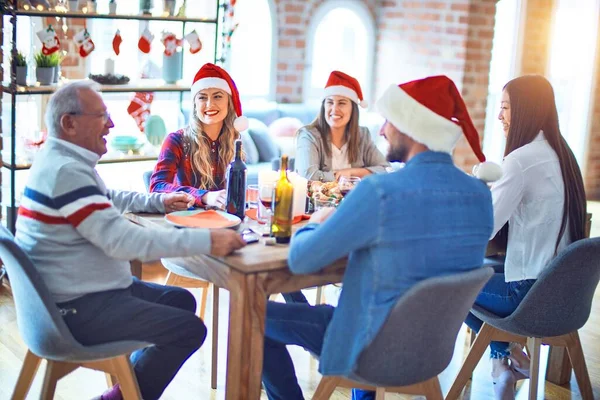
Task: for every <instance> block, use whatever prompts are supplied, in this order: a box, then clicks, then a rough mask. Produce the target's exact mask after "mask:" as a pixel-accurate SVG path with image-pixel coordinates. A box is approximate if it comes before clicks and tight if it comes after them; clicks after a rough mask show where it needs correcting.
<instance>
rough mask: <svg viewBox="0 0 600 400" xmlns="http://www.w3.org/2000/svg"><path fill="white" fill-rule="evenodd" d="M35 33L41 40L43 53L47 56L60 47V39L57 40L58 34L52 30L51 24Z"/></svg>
mask: <svg viewBox="0 0 600 400" xmlns="http://www.w3.org/2000/svg"><path fill="white" fill-rule="evenodd" d="M36 35H37V37H38V38H39V39H40V41H41V42H42V54H43V55H45V56H49V55H50V54H52V53H56V52H57V51H58V50H59V49H60V40H58V35H57V34H56V32H55V31H54V28H52V25H48V27H47V28H46V29H42V30H41V31H39V32H36Z"/></svg>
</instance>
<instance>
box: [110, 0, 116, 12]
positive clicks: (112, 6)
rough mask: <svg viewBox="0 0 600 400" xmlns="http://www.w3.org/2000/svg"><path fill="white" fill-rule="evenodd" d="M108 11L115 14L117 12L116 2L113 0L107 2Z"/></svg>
mask: <svg viewBox="0 0 600 400" xmlns="http://www.w3.org/2000/svg"><path fill="white" fill-rule="evenodd" d="M108 13H109V14H110V15H115V14H116V13H117V2H116V1H115V0H110V2H109V3H108Z"/></svg>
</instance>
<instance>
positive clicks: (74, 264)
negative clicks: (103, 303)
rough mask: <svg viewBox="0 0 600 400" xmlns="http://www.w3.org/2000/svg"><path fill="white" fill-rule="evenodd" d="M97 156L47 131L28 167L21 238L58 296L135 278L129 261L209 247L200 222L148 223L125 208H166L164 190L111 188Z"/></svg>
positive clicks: (122, 285) (66, 297)
mask: <svg viewBox="0 0 600 400" xmlns="http://www.w3.org/2000/svg"><path fill="white" fill-rule="evenodd" d="M98 159H99V157H98V155H97V154H95V153H92V152H90V151H88V150H86V149H84V148H82V147H79V146H77V145H74V144H72V143H69V142H66V141H64V140H60V139H56V138H49V139H48V141H47V143H46V145H45V146H44V148H43V149H42V150H41V151H40V153H38V155H37V156H36V159H35V161H34V163H33V166H32V167H31V171H30V175H29V180H28V182H27V186H26V188H25V193H24V195H23V199H22V201H21V206H20V208H19V217H18V219H17V232H16V240H17V243H18V244H19V245H20V246H21V248H22V249H23V250H24V251H25V252H27V253H28V254H29V256H30V257H31V259H32V260H33V262H34V264H35V266H36V268H37V270H38V271H39V272H40V274H41V276H42V278H43V279H44V281H45V283H46V285H47V286H48V288H49V289H50V292H51V294H52V295H53V297H54V299H55V301H56V302H57V303H60V302H65V301H69V300H72V299H75V298H77V297H81V296H83V295H85V294H88V293H94V292H101V291H106V290H113V289H123V288H126V287H128V286H129V285H131V282H132V277H131V271H130V266H129V260H133V259H139V260H143V261H145V260H158V259H160V258H161V257H174V256H179V257H184V256H192V255H198V254H208V253H209V252H210V246H211V243H210V233H209V231H207V230H201V229H164V228H152V229H151V228H144V227H140V226H138V225H135V224H133V223H131V222H130V221H128V220H127V219H126V218H125V217H123V215H122V213H123V212H125V211H131V212H144V211H145V212H164V205H163V197H164V196H165V195H164V194H142V193H135V192H122V191H111V190H108V189H106V187H105V185H104V182H103V181H102V179H100V177H99V176H98V174H97V173H96V170H95V166H96V163H97V162H98Z"/></svg>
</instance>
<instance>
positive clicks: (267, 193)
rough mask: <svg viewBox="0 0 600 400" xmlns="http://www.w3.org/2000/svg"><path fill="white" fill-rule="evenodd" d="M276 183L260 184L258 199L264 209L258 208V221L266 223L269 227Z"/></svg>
mask: <svg viewBox="0 0 600 400" xmlns="http://www.w3.org/2000/svg"><path fill="white" fill-rule="evenodd" d="M274 189H275V182H261V183H259V184H258V199H259V200H260V204H261V205H262V207H260V206H259V207H258V211H259V214H260V215H259V216H258V219H259V221H261V222H263V221H264V222H265V223H266V224H267V226H271V215H272V213H273V211H272V209H271V206H272V204H273V190H274Z"/></svg>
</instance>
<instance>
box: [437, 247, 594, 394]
mask: <svg viewBox="0 0 600 400" xmlns="http://www.w3.org/2000/svg"><path fill="white" fill-rule="evenodd" d="M599 279H600V238H592V239H582V240H579V241H577V242H575V243H573V244H571V245H570V246H568V247H567V248H566V249H565V250H564V251H562V252H561V253H560V254H559V255H558V256H557V257H555V258H554V260H552V262H551V263H550V265H548V267H547V268H546V269H545V270H544V271H543V272H542V274H541V275H540V276H539V278H538V279H537V281H536V283H535V284H534V285H533V286H532V287H531V289H530V290H529V292H528V293H527V295H526V296H525V298H524V299H523V301H522V302H521V304H519V306H518V307H517V309H516V310H515V311H514V312H513V313H512V314H510V315H509V316H508V317H505V318H502V317H499V316H497V315H495V314H493V313H491V312H489V311H486V310H484V309H483V308H481V307H478V306H474V307H473V309H472V310H471V312H472V313H473V315H474V316H476V317H477V318H479V319H480V320H482V321H483V322H484V323H483V326H482V327H481V329H480V330H479V333H478V334H477V337H476V338H475V342H474V343H473V345H472V346H471V349H470V350H469V354H468V355H467V358H466V359H465V361H464V363H463V366H462V368H461V370H460V371H459V373H458V376H457V377H456V379H455V381H454V383H453V384H452V387H451V388H450V391H449V392H448V395H447V396H446V400H453V399H456V398H458V396H459V395H460V393H461V392H462V390H463V388H464V387H465V385H466V384H467V381H468V380H469V377H470V376H471V375H472V373H473V370H474V369H475V366H476V365H477V364H478V362H479V360H480V359H481V357H482V356H483V353H484V352H485V349H486V348H487V346H488V345H489V344H490V342H491V341H503V342H515V343H521V344H524V345H527V348H528V349H529V350H528V351H529V352H530V357H531V364H530V369H529V376H530V382H529V399H536V398H537V387H538V373H539V363H540V359H539V356H540V345H541V344H542V343H544V344H548V345H552V346H562V347H566V348H567V352H568V354H569V359H570V361H571V365H573V370H574V371H575V377H576V379H577V384H578V385H579V391H580V393H581V397H582V398H583V399H584V400H585V399H590V400H591V399H593V398H594V394H593V392H592V386H591V383H590V377H589V375H588V370H587V366H586V364H585V358H584V355H583V349H582V347H581V341H580V340H579V333H578V330H579V328H581V327H582V326H583V325H584V324H585V323H586V321H587V320H588V317H589V316H590V309H591V306H592V299H593V297H594V292H595V291H596V286H597V285H598V280H599Z"/></svg>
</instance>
